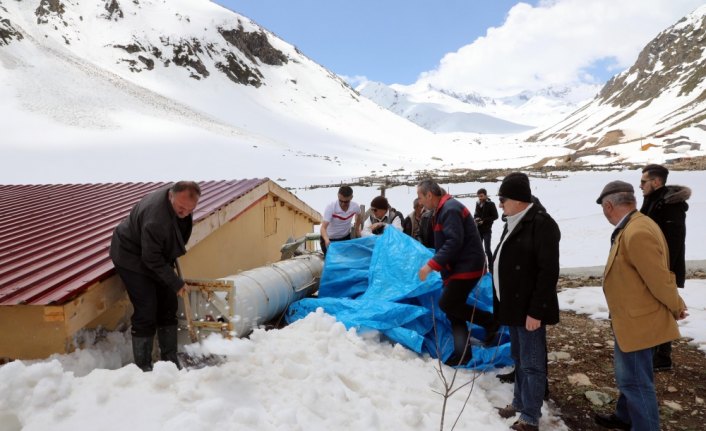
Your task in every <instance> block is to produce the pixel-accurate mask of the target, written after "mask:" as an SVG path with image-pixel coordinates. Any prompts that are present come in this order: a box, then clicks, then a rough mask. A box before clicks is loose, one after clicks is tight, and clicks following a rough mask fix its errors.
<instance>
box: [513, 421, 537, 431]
mask: <svg viewBox="0 0 706 431" xmlns="http://www.w3.org/2000/svg"><path fill="white" fill-rule="evenodd" d="M510 429H511V430H515V431H539V426H537V425H530V424H528V423H527V422H525V421H522V420H520V421H517V422H515V423H514V424H512V425H510Z"/></svg>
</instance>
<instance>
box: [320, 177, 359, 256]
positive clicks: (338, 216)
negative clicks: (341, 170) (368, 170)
mask: <svg viewBox="0 0 706 431" xmlns="http://www.w3.org/2000/svg"><path fill="white" fill-rule="evenodd" d="M354 222H355V225H354V226H355V227H353V228H352V227H351V224H352V223H354ZM352 229H353V231H354V233H355V236H356V237H359V236H360V206H359V205H358V204H357V203H355V202H353V189H352V188H351V187H350V186H341V187H340V188H339V189H338V200H335V201H333V202H331V203H330V204H328V206H326V210H325V211H324V221H323V222H322V223H321V229H320V232H321V250H322V251H323V252H324V254H326V251H327V250H328V247H329V246H330V245H331V242H334V241H345V240H349V239H351V230H352Z"/></svg>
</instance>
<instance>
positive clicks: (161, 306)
mask: <svg viewBox="0 0 706 431" xmlns="http://www.w3.org/2000/svg"><path fill="white" fill-rule="evenodd" d="M115 269H116V270H117V271H118V275H120V279H121V280H122V281H123V284H125V288H126V289H127V295H128V297H130V302H131V303H132V307H133V309H134V312H133V314H132V318H131V322H132V335H134V336H136V337H153V336H154V334H155V332H157V328H161V327H164V326H176V325H177V323H178V321H177V309H178V307H179V305H178V301H177V295H176V292H174V291H173V290H172V289H170V288H169V287H167V286H166V285H164V284H163V283H160V282H159V281H157V280H155V279H153V278H150V277H148V276H146V275H144V274H140V273H138V272H134V271H130V270H129V269H125V268H120V267H115Z"/></svg>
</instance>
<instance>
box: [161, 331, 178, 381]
mask: <svg viewBox="0 0 706 431" xmlns="http://www.w3.org/2000/svg"><path fill="white" fill-rule="evenodd" d="M157 341H158V342H159V355H160V358H161V359H162V360H163V361H170V362H174V364H175V365H176V366H177V368H178V369H180V370H181V364H180V363H179V357H178V356H177V326H176V325H173V326H161V327H159V328H157Z"/></svg>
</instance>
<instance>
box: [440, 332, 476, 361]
mask: <svg viewBox="0 0 706 431" xmlns="http://www.w3.org/2000/svg"><path fill="white" fill-rule="evenodd" d="M451 331H452V334H453V339H454V353H453V355H451V357H450V358H449V359H447V360H446V362H445V363H446V365H449V366H452V367H456V366H463V365H466V364H468V362H469V361H470V360H471V359H473V350H472V349H471V341H470V337H469V333H468V327H467V326H466V322H465V321H461V322H452V323H451ZM464 350H465V353H464Z"/></svg>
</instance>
